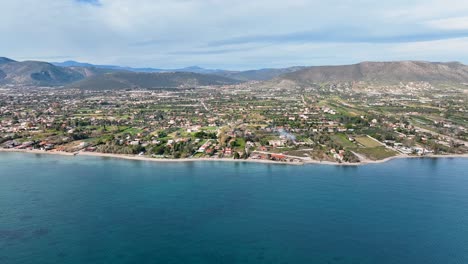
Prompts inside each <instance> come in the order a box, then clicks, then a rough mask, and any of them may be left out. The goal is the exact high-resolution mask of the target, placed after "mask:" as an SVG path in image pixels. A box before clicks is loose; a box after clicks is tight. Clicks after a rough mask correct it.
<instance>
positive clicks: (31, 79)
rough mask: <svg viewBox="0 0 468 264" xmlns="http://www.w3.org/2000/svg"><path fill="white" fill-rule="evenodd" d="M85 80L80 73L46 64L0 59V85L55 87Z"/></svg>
mask: <svg viewBox="0 0 468 264" xmlns="http://www.w3.org/2000/svg"><path fill="white" fill-rule="evenodd" d="M83 78H85V75H83V74H82V73H80V72H78V71H76V70H73V69H70V68H62V67H57V66H54V65H52V64H50V63H47V62H40V61H24V62H18V61H14V60H11V59H8V58H1V59H0V84H11V85H23V86H57V85H64V84H68V83H71V82H74V81H78V80H81V79H83Z"/></svg>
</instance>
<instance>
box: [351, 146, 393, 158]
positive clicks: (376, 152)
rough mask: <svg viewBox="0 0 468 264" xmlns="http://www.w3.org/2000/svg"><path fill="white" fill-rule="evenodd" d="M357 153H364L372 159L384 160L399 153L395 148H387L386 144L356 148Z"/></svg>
mask: <svg viewBox="0 0 468 264" xmlns="http://www.w3.org/2000/svg"><path fill="white" fill-rule="evenodd" d="M355 151H356V152H357V153H360V154H363V155H365V156H366V157H368V158H369V159H371V160H382V159H386V158H389V157H393V156H395V155H396V154H397V153H396V152H395V151H393V150H390V149H387V148H385V147H384V146H380V147H373V148H358V149H355Z"/></svg>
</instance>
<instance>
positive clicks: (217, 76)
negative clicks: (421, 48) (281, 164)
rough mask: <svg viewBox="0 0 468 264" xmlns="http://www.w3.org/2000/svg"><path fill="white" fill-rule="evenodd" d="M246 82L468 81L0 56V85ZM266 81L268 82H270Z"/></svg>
mask: <svg viewBox="0 0 468 264" xmlns="http://www.w3.org/2000/svg"><path fill="white" fill-rule="evenodd" d="M245 81H260V82H262V81H271V82H273V84H274V83H279V82H283V83H284V82H285V81H286V82H288V83H293V84H294V85H311V84H313V83H323V82H334V81H366V82H380V83H397V82H410V81H425V82H431V83H442V82H444V83H445V82H449V83H468V66H467V65H464V64H461V63H459V62H447V63H444V62H425V61H394V62H361V63H358V64H352V65H341V66H311V67H303V66H300V67H290V68H282V69H260V70H249V71H228V70H211V69H204V68H200V67H197V66H193V67H187V68H182V69H169V70H165V69H154V68H131V67H120V66H113V65H93V64H89V63H80V62H75V61H66V62H62V63H48V62H41V61H23V62H19V61H15V60H12V59H9V58H5V57H0V85H10V86H65V87H73V88H82V89H99V90H105V89H128V88H147V89H153V88H177V87H195V86H207V85H227V84H236V83H240V82H245ZM271 82H270V83H271Z"/></svg>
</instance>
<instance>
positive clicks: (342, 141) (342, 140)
mask: <svg viewBox="0 0 468 264" xmlns="http://www.w3.org/2000/svg"><path fill="white" fill-rule="evenodd" d="M331 138H332V140H333V141H334V142H336V143H337V144H338V145H340V146H343V147H345V148H354V147H356V145H355V144H354V143H353V142H351V141H349V139H348V137H347V136H346V135H345V134H336V135H332V136H331Z"/></svg>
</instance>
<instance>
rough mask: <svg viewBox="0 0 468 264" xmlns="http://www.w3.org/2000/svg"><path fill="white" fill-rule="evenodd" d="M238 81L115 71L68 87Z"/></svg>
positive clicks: (170, 85) (148, 86) (187, 74)
mask: <svg viewBox="0 0 468 264" xmlns="http://www.w3.org/2000/svg"><path fill="white" fill-rule="evenodd" d="M237 82H238V81H236V80H233V79H229V78H226V77H222V76H216V75H208V74H198V73H190V72H162V73H137V72H115V73H108V74H101V75H95V76H92V77H89V78H86V79H84V80H82V81H79V82H76V83H72V84H70V85H69V86H68V87H70V88H79V89H89V90H112V89H130V88H142V89H159V88H179V87H196V86H206V85H224V84H234V83H237Z"/></svg>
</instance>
